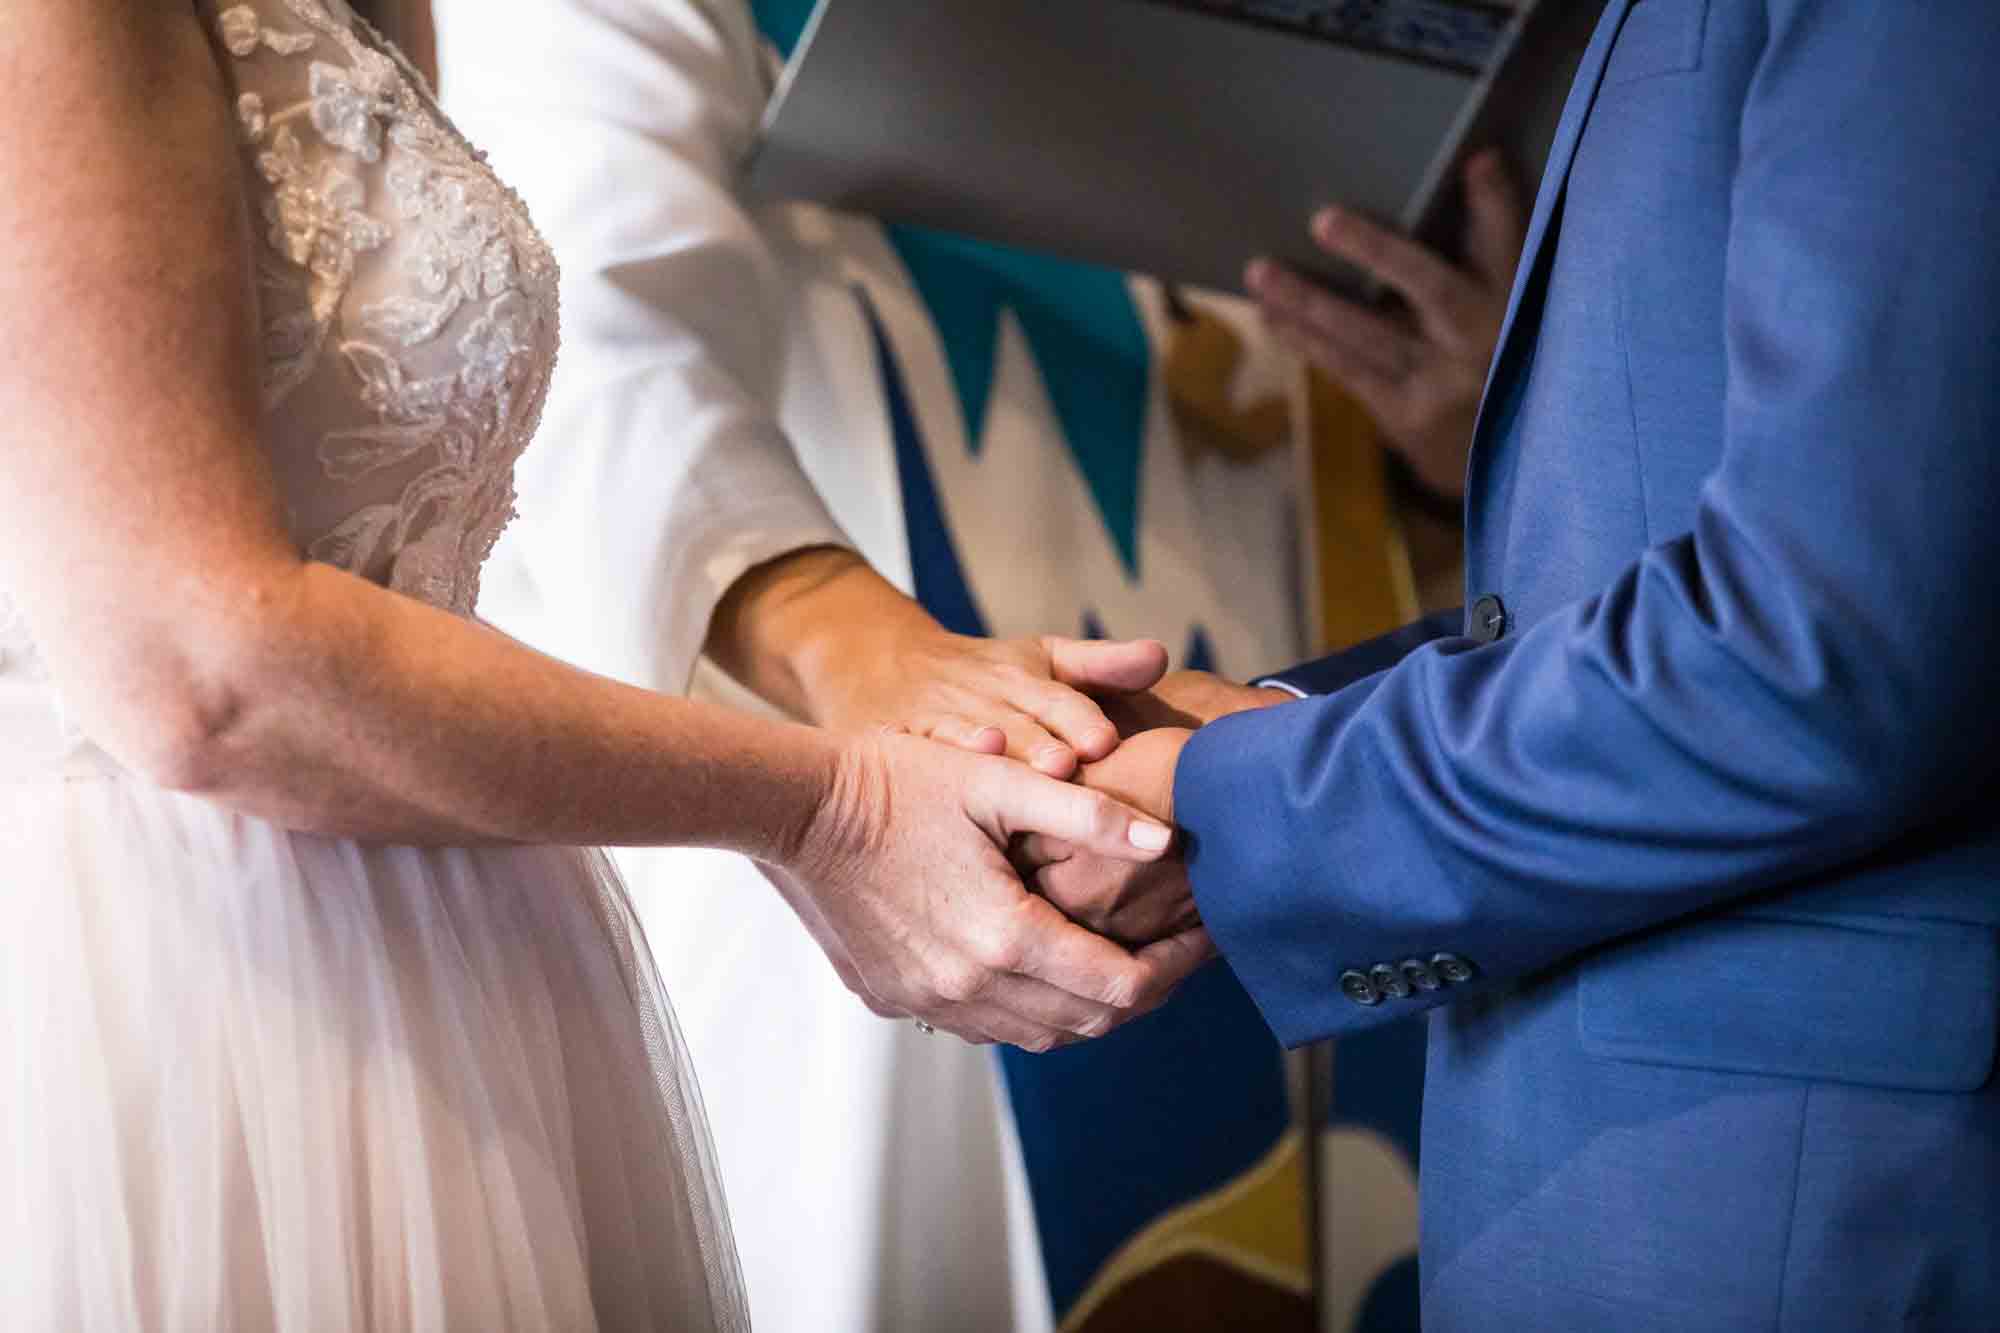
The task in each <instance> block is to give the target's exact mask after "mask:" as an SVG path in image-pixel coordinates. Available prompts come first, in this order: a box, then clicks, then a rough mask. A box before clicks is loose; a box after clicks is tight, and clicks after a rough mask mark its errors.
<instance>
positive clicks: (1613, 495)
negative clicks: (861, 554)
mask: <svg viewBox="0 0 2000 1333" xmlns="http://www.w3.org/2000/svg"><path fill="white" fill-rule="evenodd" d="M1996 58H2000V7H1996V6H1994V5H1993V4H1991V3H1990V0H1933V2H1932V3H1925V4H1876V3H1862V2H1861V0H1756V2H1752V0H1742V2H1740V3H1737V2H1730V3H1724V2H1722V0H1716V2H1715V3H1709V0H1613V3H1612V4H1611V5H1610V6H1609V7H1608V9H1607V12H1606V14H1605V18H1604V21H1603V24H1602V25H1601V27H1600V29H1599V32H1598V35H1597V38H1596V41H1595V42H1594V44H1593V46H1592V49H1591V51H1590V53H1589V55H1588V56H1587V57H1586V59H1585V61H1584V65H1583V68H1582V70H1581V72H1580V73H1579V75H1578V79H1577V83H1576V86H1575V88H1574V89H1573V91H1572V94H1571V97H1570V102H1569V106H1568V108H1567V110H1566V112H1565V115H1564V119H1563V124H1562V126H1561V128H1560V129H1559V131H1558V136H1557V143H1556V147H1555V152H1554V154H1553V156H1552V158H1551V165H1550V171H1549V173H1548V176H1547V177H1546V178H1545V179H1544V181H1543V182H1542V187H1541V192H1540V195H1539V197H1538V199H1537V201H1536V206H1535V212H1534V220H1533V223H1532V225H1531V234H1530V239H1529V246H1528V249H1527V253H1526V258H1525V262H1524V263H1523V266H1522V271H1521V274H1520V276H1519V278H1518V280H1517V283H1516V287H1515V291H1514V294H1513V298H1512V305H1511V309H1510V313H1509V316H1508V322H1507V328H1506V332H1505V333H1504V335H1503V340H1502V344H1501V349H1500V353H1499V356H1498V357H1497V359H1496V362H1495V367H1494V370H1493V376H1492V380H1491V382H1490V384H1489V386H1488V393H1487V403H1486V407H1485V410H1484V412H1483V413H1482V417H1481V421H1480V426H1479V430H1478V434H1477V438H1476V441H1475V452H1474V458H1473V465H1472V470H1471V475H1470V493H1469V497H1468V530H1467V540H1468V553H1467V555H1468V566H1467V567H1468V579H1467V595H1468V599H1471V598H1476V597H1479V596H1481V595H1484V594H1495V595H1498V596H1499V597H1501V598H1502V599H1503V600H1504V602H1505V604H1506V606H1507V608H1508V619H1509V626H1508V630H1507V633H1506V635H1505V637H1504V638H1502V639H1501V640H1500V641H1499V642H1497V643H1492V644H1485V645H1481V644H1477V643H1474V642H1473V641H1471V640H1469V639H1466V638H1463V637H1458V636H1445V637H1441V638H1437V639H1434V640H1432V641H1430V642H1428V643H1425V644H1424V645H1423V646H1420V647H1417V648H1415V649H1414V650H1413V651H1411V652H1409V653H1408V655H1407V656H1404V657H1403V658H1402V659H1401V660H1400V661H1398V662H1396V663H1395V664H1394V665H1393V666H1389V667H1386V668H1385V669H1381V670H1378V671H1376V672H1375V673H1374V674H1369V675H1365V676H1363V677H1361V678H1360V679H1358V680H1356V681H1354V682H1353V683H1351V684H1348V685H1346V686H1345V687H1344V688H1337V689H1334V690H1333V691H1332V692H1331V693H1328V694H1326V695H1324V697H1320V698H1316V699H1312V700H1309V701H1306V702H1302V703H1298V704H1294V705H1288V706H1284V707H1280V708H1274V709H1269V710H1265V711H1262V712H1258V713H1251V714H1244V715H1241V716H1238V717H1233V718H1229V719H1225V720H1224V721H1222V722H1220V723H1217V724H1216V725H1215V726H1213V727H1211V728H1208V729H1206V730H1205V731H1204V732H1202V733H1200V734H1199V735H1197V736H1196V738H1195V739H1194V740H1193V741H1192V742H1191V743H1190V745H1189V746H1188V749H1187V751H1186V754H1185V756H1184V758H1183V761H1182V764H1181V768H1180V772H1179V774H1178V777H1177V782H1176V788H1177V790H1176V800H1177V814H1178V816H1179V818H1180V819H1181V821H1182V823H1183V824H1184V825H1185V826H1186V827H1187V828H1188V830H1189V832H1190V849H1191V850H1190V856H1191V864H1192V868H1193V874H1194V879H1195V886H1196V892H1197V895H1198V897H1199V899H1200V902H1201V907H1202V911H1203V915H1204V917H1205V919H1206V920H1207V921H1208V923H1209V926H1210V928H1211V930H1212V931H1213V932H1214V934H1215V936H1216V938H1217V940H1218V941H1219V943H1220V944H1221V947H1222V949H1223V951H1224V953H1225V955H1226V956H1227V957H1228V958H1229V960H1230V962H1231V963H1232V965H1233V966H1234V967H1235V968H1236V970H1237V972H1238V974H1239V975H1240V976H1241V977H1242V978H1243V980H1244V982H1245V984H1246V985H1247V986H1248V988H1249V990H1250V992H1251V994H1252V996H1253V997H1254V998H1255V999H1256V1001H1257V1003H1258V1005H1259V1007H1260V1009H1261V1011H1262V1012H1263V1013H1264V1015H1265V1017H1266V1018H1267V1020H1268V1021H1269V1022H1270V1023H1271V1024H1272V1026H1273V1028H1274V1029H1275V1030H1276V1031H1277V1032H1278V1034H1279V1035H1280V1036H1281V1037H1282V1038H1283V1039H1285V1040H1286V1041H1287V1042H1302V1041H1307V1040H1311V1039H1314V1038H1319V1037H1324V1036H1329V1035H1335V1034H1340V1033H1343V1032H1348V1031H1353V1030H1356V1029H1358V1028H1362V1027H1366V1026H1369V1025H1373V1024H1377V1023H1382V1022H1386V1021H1389V1020H1392V1019H1394V1018H1397V1017H1399V1016H1401V1015H1405V1014H1408V1013H1412V1012H1417V1011H1421V1010H1424V1009H1427V1008H1433V1007H1436V1006H1440V1005H1443V1006H1446V1007H1444V1008H1442V1009H1440V1010H1439V1011H1438V1012H1437V1013H1436V1014H1434V1015H1433V1019H1432V1023H1431V1041H1430V1053H1429V1068H1428V1077H1427V1090H1426V1106H1425V1124H1424V1146H1423V1163H1422V1185H1423V1191H1424V1211H1423V1230H1424V1236H1423V1257H1422V1268H1423V1298H1424V1315H1425V1321H1426V1326H1427V1327H1430V1328H1439V1329H1459V1328H1465V1329H1473V1328H1478V1329H1487V1328H1542V1327H1557V1326H1561V1327H1572V1328H1618V1329H1651V1328H1658V1329H1674V1330H1681V1331H1684V1330H1705V1329H1718V1330H1720V1329H1729V1330H1736V1329H1744V1328H1779V1329H1794V1328H1796V1329H1812V1330H1839V1329H1876V1328H1885V1327H1898V1328H1901V1327H1913V1328H1936V1329H1959V1328H1984V1327H1992V1326H1994V1316H1993V1314H1992V1310H1993V1309H1994V1308H1995V1303H1996V1301H2000V1144H1997V1143H1996V1140H2000V1093H1996V1090H1995V1083H1994V1080H1993V1077H1992V1071H1993V1056H1994V1035H1993V1034H1994V1029H1995V1023H1994V1010H1995V1008H1996V1005H2000V995H1996V980H1995V975H1996V974H1995V954H1996V951H2000V942H1996V941H1997V937H1996V931H1995V927H1996V925H1997V924H2000V723H1996V716H2000V715H1996V712H1995V710H1994V709H1993V708H1992V707H1991V705H1990V700H1989V697H1988V696H1989V694H1990V681H1991V680H1992V679H1993V672H1994V663H1995V662H1996V660H2000V615H1996V609H1997V608H2000V538H1997V537H1996V528H1995V526H1994V525H1995V522H1996V518H1995V515H1996V514H2000V336H1996V329H1997V328H2000V243H1996V240H1995V233H1994V229H1993V226H1992V216H1993V212H1994V209H1995V207H1996V205H2000V140H1997V139H1996V136H1995V132H1994V131H1995V122H1994V120H1993V117H1992V114H1991V110H1990V106H1991V99H1990V95H1989V88H1988V84H1989V83H1990V82H1991V78H1992V73H1991V72H1992V70H1993V69H1994V68H1995V67H1996V65H1995V62H1996ZM1306 674H1307V675H1308V676H1310V674H1311V673H1310V672H1309V673H1306ZM1440 951H1443V952H1450V953H1454V954H1458V955H1460V956H1461V957H1463V958H1465V959H1467V960H1469V961H1470V962H1471V963H1472V964H1473V965H1474V967H1475V968H1476V971H1477V975H1476V977H1475V979H1474V980H1473V981H1471V982H1469V983H1467V984H1464V985H1459V986H1452V987H1446V988H1444V989H1442V990H1438V991H1434V992H1423V991H1418V992H1416V993H1415V994H1414V995H1412V996H1411V997H1410V998H1408V999H1400V1000H1398V999H1390V1000H1386V1001H1384V1002H1383V1003H1381V1004H1380V1005H1377V1006H1375V1007H1373V1008H1366V1007H1362V1006H1360V1005H1357V1004H1355V1003H1353V1002H1352V1001H1351V1000H1350V999H1348V998H1347V997H1346V996H1344V995H1343V993H1342V990H1341V987H1340V984H1339V978H1340V975H1341V973H1342V972H1343V970H1345V969H1348V968H1353V967H1363V968H1365V967H1367V966H1368V965H1370V964H1374V963H1378V962H1385V961H1386V962H1392V963H1393V962H1396V961H1399V960H1402V959H1406V958H1413V957H1414V958H1428V957H1430V956H1431V955H1432V954H1434V953H1436V952H1440Z"/></svg>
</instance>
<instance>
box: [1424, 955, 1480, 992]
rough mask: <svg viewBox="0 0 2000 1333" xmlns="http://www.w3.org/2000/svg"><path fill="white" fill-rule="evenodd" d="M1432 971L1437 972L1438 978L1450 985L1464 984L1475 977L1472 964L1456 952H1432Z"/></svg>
mask: <svg viewBox="0 0 2000 1333" xmlns="http://www.w3.org/2000/svg"><path fill="white" fill-rule="evenodd" d="M1431 971H1433V972H1435V973H1437V975H1438V980H1440V981H1442V982H1444V983H1445V984H1446V985H1448V986H1458V985H1463V984H1464V983H1465V982H1468V981H1470V980H1472V977H1473V969H1472V964H1471V963H1468V962H1466V961H1465V960H1464V959H1463V958H1460V957H1459V956H1458V955H1457V954H1455V953H1434V954H1432V955H1431Z"/></svg>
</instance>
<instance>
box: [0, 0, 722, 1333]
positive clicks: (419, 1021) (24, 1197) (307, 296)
mask: <svg viewBox="0 0 2000 1333" xmlns="http://www.w3.org/2000/svg"><path fill="white" fill-rule="evenodd" d="M197 10H198V12H199V14H200V15H201V17H202V19H203V21H204V22H205V23H206V24H207V25H208V28H209V30H210V33H211V35H212V38H213V46H214V49H215V53H216V59H217V60H218V62H219V63H220V64H221V65H222V67H223V69H224V72H225V75H226V77H227V79H228V80H229V82H230V84H231V92H232V95H233V96H234V98H235V110H236V116H237V122H238V131H239V134H240V136H241V140H242V145H243V149H242V151H243V160H244V164H245V173H244V174H245V181H246V185H245V189H246V191H247V203H248V207H249V210H250V214H251V216H252V219H253V221H254V223H255V230H256V233H257V242H258V248H257V252H256V254H255V257H254V263H255V266H256V275H257V279H258V284H259V288H260V292H261V300H262V314H263V319H264V326H265V336H264V355H265V393H266V415H265V426H264V436H265V444H266V447H267V448H268V451H269V454H270V458H271V462H272V465H273V467H274V469H275V471H276V473H277V476H278V477H279V479H280V482H281V484H282V486H283V488H284V491H285V495H286V499H287V501H288V503H289V506H290V513H291V521H292V524H293V528H294V531H295V534H296V536H297V537H298V539H299V541H300V543H301V545H302V546H303V547H304V548H305V549H307V550H308V551H309V552H310V553H311V554H312V555H313V556H314V557H316V558H318V559H320V560H324V561H327V562H329V563H332V564H336V565H340V566H342V567H344V568H347V569H350V570H353V571H355V572H357V573H360V574H363V575H365V576H367V577H369V578H372V579H376V580H378V581H380V582H381V583H383V584H386V585H388V586H389V587H392V588H394V589H396V590H397V591H399V592H402V593H405V594H407V595H409V596H412V597H418V598H422V599H423V600H425V601H427V602H431V603H434V604H436V605H438V606H441V607H446V608H449V609H451V610H453V611H456V612H459V613H461V614H463V613H469V611H470V610H471V608H472V606H473V603H474V598H475V595H476V591H477V581H478V576H479V567H480V563H481V561H482V560H483V559H484V558H485V555H486V552H487V550H488V548H489V547H490V546H491V544H492V542H493V540H494V538H495V537H496V535H497V534H498V533H499V530H500V528H501V526H502V525H503V523H504V522H505V521H506V519H507V517H508V514H509V512H510V508H511V503H512V488H511V472H512V465H513V462H514V459H515V456H516V455H517V454H518V452H519V451H520V450H521V449H522V448H523V447H524V446H526V444H527V442H528V438H529V435H530V433H531V432H532V430H533V428H534V425H535V419H536V416H537V414H538V412H539V411H540V408H541V403H542V398H543V393H544V390H545V388H546V386H547V383H548V379H549V375H550V372H551V369H552V366H553V362H554V358H555V343H556V273H555V267H554V264H553V263H552V261H551V259H550V256H549V253H548V251H547V249H546V248H545V247H544V245H543V244H542V242H541V240H540V238H539V237H538V236H537V235H536V233H535V231H534V229H533V227H532V226H531V224H530V222H529V220H528V218H527V216H526V213H525V210H524V209H523V208H522V206H521V204H520V202H519V201H518V200H517V199H515V198H514V197H513V196H511V195H510V194H508V193H507V192H506V191H505V190H504V189H503V188H502V187H501V186H500V185H499V184H498V183H497V182H496V181H495V180H494V179H493V177H492V176H491V174H490V173H489V172H488V171H487V170H486V169H485V167H484V165H483V164H482V162H481V160H480V159H479V158H478V156H477V155H476V154H474V153H473V152H472V151H471V150H470V149H469V148H468V147H467V146H466V145H465V144H464V143H463V142H462V141H460V140H459V139H458V137H457V135H456V133H455V131H453V130H452V129H451V128H450V126H449V125H448V124H447V123H446V122H445V120H444V119H443V117H442V116H441V115H440V113H439V112H438V111H437V109H436V106H435V104H434V103H433V102H432V101H431V100H430V98H429V95H428V93H426V92H425V91H424V90H423V89H422V86H421V83H420V81H419V80H418V79H417V78H416V77H415V76H414V75H413V74H412V73H411V71H410V70H409V68H408V66H407V65H405V64H404V63H402V62H401V60H400V59H399V58H397V57H395V56H394V54H393V53H392V52H390V51H388V50H387V49H386V48H385V47H384V46H383V45H382V44H381V43H380V42H379V41H378V40H377V39H376V38H375V37H374V36H373V35H372V34H371V33H369V32H368V31H366V30H365V29H364V28H362V27H360V26H359V25H358V24H357V23H356V21H355V19H354V17H353V15H352V14H351V13H350V12H349V11H348V9H347V6H346V3H345V0H249V2H248V3H243V2H241V0H199V3H198V4H197ZM500 17H501V16H500V15H498V14H496V15H495V20H496V21H499V20H500ZM246 262H248V261H246ZM106 391H107V392H116V386H107V389H106ZM4 591H5V590H4V589H0V1328H4V1329H6V1330H9V1333H40V1331H41V1330H50V1331H51V1333H53V1331H54V1330H63V1331H64V1333H70V1331H72V1330H118V1333H126V1331H127V1330H181V1329H186V1330H202V1331H203V1333H209V1331H211V1330H224V1329H243V1330H260V1329H269V1328H282V1329H295V1330H314V1331H318V1330H342V1331H343V1333H346V1331H351V1330H370V1329H375V1330H405V1329H423V1330H440V1331H442V1330H498V1329H558V1330H583V1329H592V1328H603V1329H617V1330H623V1329H641V1328H672V1329H676V1330H707V1329H736V1328H740V1327H743V1326H744V1325H745V1324H746V1322H747V1319H746V1315H745V1313H744V1311H745V1306H744V1301H743V1296H742V1291H741V1280H740V1278H739V1276H738V1272H737V1267H736V1258H735V1252H734V1249H733V1247H732V1244H731V1241H730V1237H729V1228H728V1222H727V1218H726V1214H725V1212H724V1209H723V1205H722V1201H721V1198H720V1195H719V1192H718V1188H717V1185H716V1179H715V1175H714V1172H713V1167H712V1162H711V1155H710V1151H709V1148H708V1143H707V1133H706V1129H705V1127H704V1125H703V1123H702V1118H701V1111H700V1106H699V1100H698V1096H697V1094H696V1091H695V1087H694V1083H693V1078H692V1075H691V1073H690V1072H689V1070H688V1068H687V1065H686V1059H685V1055H684V1053H683V1050H682V1047H681V1044H680V1041H679V1037H678V1034H677V1033H676V1031H675V1029H674V1026H673V1020H672V1017H671V1015H670V1013H669V1011H668V1008H667V1004H666V1000H665V997H664V996H663V994H662V993H661V991H660V988H659V984H658V980H657V978H656V976H655V974H654V972H653V971H652V966H651V962H650V959H649V958H648V956H647V952H646V948H645V944H644V941H643V940H642V939H641V938H640V935H639V931H638V928H637V926H636V924H635V920H634V917H633V914H632V911H631V909H630V907H629V906H628V904H627V901H626V898H625V894H624V890H623V889H622V888H621V887H620V885H619V884H618V882H617V880H616V879H615V878H614V876H613V874H612V872H611V870H610V868H609V865H608V863H607V862H606V861H605V859H604V858H603V857H601V856H599V855H597V854H595V853H588V852H583V851H577V850H571V849H555V848H543V849H506V850H501V849H492V850H476V849H457V850H418V849H412V848H404V847H378V846H365V845H361V844H357V843H353V842H344V841H339V840H335V839H328V838H319V837H309V836H303V835H299V834H294V833H289V832H286V831H285V830H283V829H280V828H277V827H275V826H273V825H270V824H267V823H263V822H261V821H258V820H255V819H250V818H246V817H243V816H239V815H235V814H231V813H229V812H227V811H225V810H223V809H221V808H219V807H215V806H211V805H209V804H206V803H204V802H202V801H199V800H195V799H192V798H187V797H181V796H176V795H173V794H170V793H167V792H164V791H162V790H160V789H158V788H155V787H152V786H150V785H148V784H147V783H145V782H143V781H141V780H139V779H137V778H136V777H134V776H132V775H131V774H129V773H126V772H124V771H121V769H120V768H119V767H118V765H117V764H116V763H115V762H113V761H112V760H111V759H110V758H109V757H107V756H106V755H105V754H104V753H103V752H102V751H100V750H99V749H97V748H96V747H94V746H93V745H91V744H90V743H89V741H88V740H87V739H85V738H84V737H82V736H81V735H79V734H78V733H77V732H76V731H75V729H74V728H72V727H71V726H69V725H68V724H67V723H66V722H65V720H64V717H63V712H62V707H61V700H60V697H59V695H58V693H57V691H56V688H55V686H54V685H53V684H52V683H51V682H50V681H49V680H48V679H47V677H46V674H45V673H44V672H43V671H42V669H41V667H40V665H39V663H38V661H37V657H36V653H35V648H34V645H33V643H32V642H30V641H29V639H28V636H27V632H26V628H25V627H24V626H23V625H22V624H21V623H20V621H19V618H18V617H17V616H11V615H10V614H9V612H8V610H7V606H6V602H5V598H4Z"/></svg>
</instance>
